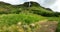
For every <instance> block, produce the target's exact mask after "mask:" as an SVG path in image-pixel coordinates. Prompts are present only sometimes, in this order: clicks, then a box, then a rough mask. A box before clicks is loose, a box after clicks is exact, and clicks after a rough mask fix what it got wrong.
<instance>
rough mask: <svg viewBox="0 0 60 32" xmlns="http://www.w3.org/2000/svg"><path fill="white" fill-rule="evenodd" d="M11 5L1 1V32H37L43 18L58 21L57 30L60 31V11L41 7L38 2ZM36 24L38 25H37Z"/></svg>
mask: <svg viewBox="0 0 60 32" xmlns="http://www.w3.org/2000/svg"><path fill="white" fill-rule="evenodd" d="M28 3H29V2H26V3H24V4H21V5H17V6H16V5H10V4H7V3H3V2H0V32H36V31H35V30H36V29H37V28H39V27H40V25H37V24H36V22H39V21H41V20H48V21H57V22H58V27H57V29H56V32H60V13H58V12H53V11H52V10H50V9H49V8H47V9H46V8H44V7H41V6H40V5H39V4H38V3H36V2H31V4H32V5H31V6H30V7H29V6H28ZM35 24H36V26H35Z"/></svg>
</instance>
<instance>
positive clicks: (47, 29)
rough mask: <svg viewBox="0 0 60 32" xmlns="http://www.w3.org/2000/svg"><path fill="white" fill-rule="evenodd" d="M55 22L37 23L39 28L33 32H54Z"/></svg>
mask: <svg viewBox="0 0 60 32" xmlns="http://www.w3.org/2000/svg"><path fill="white" fill-rule="evenodd" d="M57 24H58V22H57V21H47V20H44V21H39V22H37V25H39V26H40V27H39V28H37V29H36V30H35V31H36V32H55V30H56V28H57Z"/></svg>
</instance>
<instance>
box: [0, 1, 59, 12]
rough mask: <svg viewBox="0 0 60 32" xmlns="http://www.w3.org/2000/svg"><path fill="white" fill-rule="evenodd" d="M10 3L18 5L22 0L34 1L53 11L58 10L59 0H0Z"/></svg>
mask: <svg viewBox="0 0 60 32" xmlns="http://www.w3.org/2000/svg"><path fill="white" fill-rule="evenodd" d="M0 1H2V2H5V3H9V4H11V5H20V4H23V3H24V2H29V1H34V2H37V3H39V4H40V5H41V6H43V7H45V8H50V9H52V10H53V11H54V12H60V0H0Z"/></svg>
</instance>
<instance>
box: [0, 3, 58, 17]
mask: <svg viewBox="0 0 60 32" xmlns="http://www.w3.org/2000/svg"><path fill="white" fill-rule="evenodd" d="M30 3H31V5H30V7H29V2H25V3H24V4H21V5H10V4H8V3H4V2H0V14H11V13H15V14H19V13H20V12H23V11H24V12H25V11H26V12H27V11H29V12H30V13H34V14H38V15H42V16H48V17H50V16H58V14H56V13H55V12H53V11H51V10H50V9H46V8H44V7H42V6H40V5H39V4H38V3H36V2H30Z"/></svg>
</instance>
